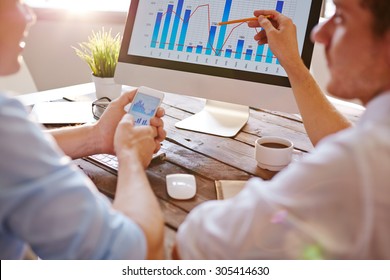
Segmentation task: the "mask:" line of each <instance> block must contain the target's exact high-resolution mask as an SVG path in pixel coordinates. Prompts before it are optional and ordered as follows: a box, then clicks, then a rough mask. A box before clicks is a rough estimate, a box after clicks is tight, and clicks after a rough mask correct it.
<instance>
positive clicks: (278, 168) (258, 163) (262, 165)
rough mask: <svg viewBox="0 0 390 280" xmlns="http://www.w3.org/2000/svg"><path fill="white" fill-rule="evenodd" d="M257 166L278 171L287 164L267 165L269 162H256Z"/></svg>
mask: <svg viewBox="0 0 390 280" xmlns="http://www.w3.org/2000/svg"><path fill="white" fill-rule="evenodd" d="M257 166H258V167H260V168H262V169H267V170H269V171H280V170H282V169H283V168H285V167H286V166H287V165H269V164H264V163H261V162H257Z"/></svg>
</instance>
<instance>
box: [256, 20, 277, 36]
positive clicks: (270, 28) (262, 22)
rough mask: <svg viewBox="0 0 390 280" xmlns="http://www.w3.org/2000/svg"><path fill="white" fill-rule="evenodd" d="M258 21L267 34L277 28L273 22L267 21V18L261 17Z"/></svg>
mask: <svg viewBox="0 0 390 280" xmlns="http://www.w3.org/2000/svg"><path fill="white" fill-rule="evenodd" d="M258 21H259V25H260V27H262V28H263V29H264V30H265V32H266V33H267V34H268V33H269V32H271V31H273V30H275V27H274V26H273V24H272V23H271V21H270V20H269V19H267V18H266V17H264V16H262V15H261V16H259V17H258Z"/></svg>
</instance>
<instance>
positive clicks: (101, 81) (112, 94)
mask: <svg viewBox="0 0 390 280" xmlns="http://www.w3.org/2000/svg"><path fill="white" fill-rule="evenodd" d="M92 81H93V82H94V83H95V90H96V98H97V99H99V98H102V97H108V98H110V99H111V100H114V99H115V98H117V97H119V96H120V95H121V92H122V85H118V84H116V83H115V81H114V78H100V77H96V76H94V75H92Z"/></svg>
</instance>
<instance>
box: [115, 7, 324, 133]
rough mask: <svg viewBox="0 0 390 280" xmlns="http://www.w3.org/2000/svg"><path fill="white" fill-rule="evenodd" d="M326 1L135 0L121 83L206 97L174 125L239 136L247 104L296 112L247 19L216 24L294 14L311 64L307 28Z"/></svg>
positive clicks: (122, 54)
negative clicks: (261, 12)
mask: <svg viewBox="0 0 390 280" xmlns="http://www.w3.org/2000/svg"><path fill="white" fill-rule="evenodd" d="M321 4H322V0H245V1H242V0H213V1H210V0H207V1H205V0H197V1H196V0H163V1H144V0H132V1H131V4H130V9H129V13H128V17H127V21H126V26H125V30H124V34H123V41H122V46H121V50H120V55H119V61H118V66H117V68H116V72H115V80H116V82H117V83H120V84H126V85H132V86H142V85H145V86H149V87H153V88H156V89H159V90H162V91H166V92H172V93H177V94H184V95H190V96H196V97H202V98H205V99H207V102H206V106H205V108H204V110H203V111H202V112H200V113H198V114H195V115H194V116H192V117H190V118H188V119H185V120H183V121H181V122H179V123H177V124H176V127H179V128H185V129H191V130H197V131H201V132H205V133H211V134H217V135H222V136H227V137H231V136H234V135H235V134H236V133H237V132H238V131H239V130H240V129H241V128H242V126H244V125H245V123H246V122H247V120H248V117H249V108H248V106H251V107H256V108H263V109H270V110H276V111H284V112H291V113H294V112H298V109H297V105H296V103H295V99H294V97H293V93H292V90H291V87H290V83H289V81H288V78H287V75H286V72H285V70H284V69H283V67H281V65H280V63H279V61H278V60H277V58H276V57H275V56H274V55H273V54H272V51H271V50H270V49H269V48H268V45H257V42H256V41H255V40H254V39H253V36H254V35H255V34H256V31H259V29H257V30H255V29H253V28H249V27H248V26H247V23H245V22H244V23H236V24H229V25H218V23H219V22H225V21H228V20H233V19H240V18H247V17H253V11H254V10H258V9H274V10H277V11H279V12H281V13H283V14H285V15H287V16H289V17H290V18H292V19H293V21H294V23H295V24H296V26H297V36H298V44H299V50H300V52H301V56H302V59H303V61H304V62H305V64H306V66H307V67H309V66H310V62H311V56H312V52H313V43H312V42H311V41H310V31H311V30H312V28H313V27H314V26H315V25H316V24H317V23H318V20H319V15H320V10H321Z"/></svg>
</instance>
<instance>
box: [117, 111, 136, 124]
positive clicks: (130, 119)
mask: <svg viewBox="0 0 390 280" xmlns="http://www.w3.org/2000/svg"><path fill="white" fill-rule="evenodd" d="M120 122H121V123H128V124H130V125H131V126H134V118H133V116H132V115H130V114H125V115H124V116H123V117H122V119H121V121H120Z"/></svg>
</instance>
